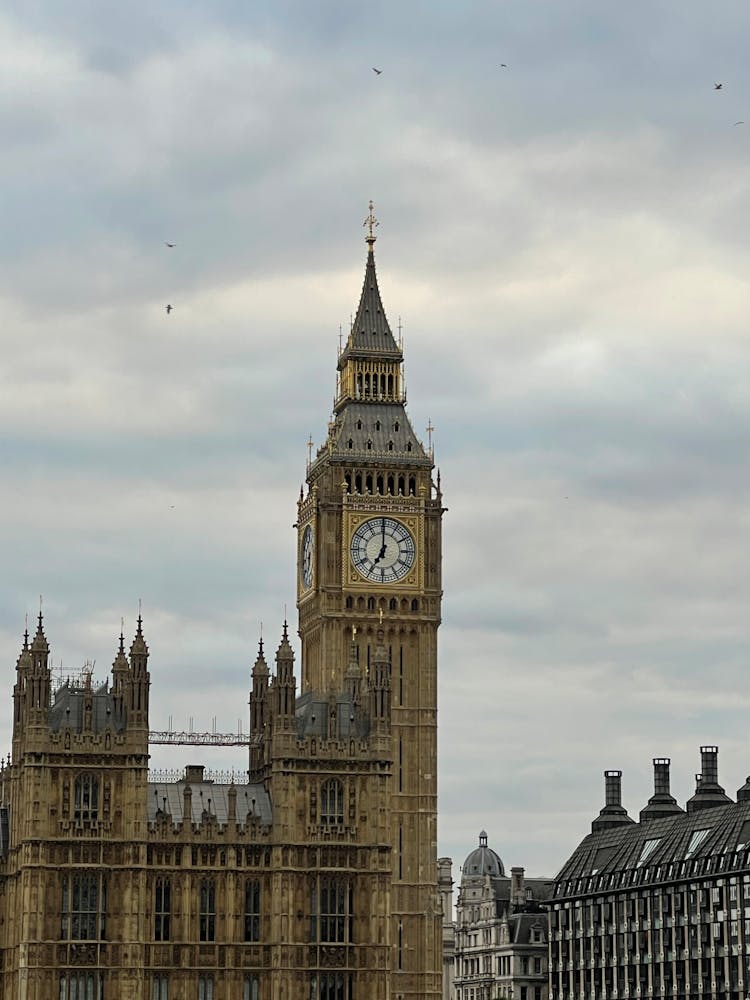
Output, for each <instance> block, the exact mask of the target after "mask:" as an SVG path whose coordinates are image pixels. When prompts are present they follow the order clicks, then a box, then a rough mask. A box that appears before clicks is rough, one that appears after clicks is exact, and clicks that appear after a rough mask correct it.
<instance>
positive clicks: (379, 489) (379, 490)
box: [375, 474, 384, 496]
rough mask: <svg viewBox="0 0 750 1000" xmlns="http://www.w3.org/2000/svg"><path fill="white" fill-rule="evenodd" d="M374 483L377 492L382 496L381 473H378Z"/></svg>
mask: <svg viewBox="0 0 750 1000" xmlns="http://www.w3.org/2000/svg"><path fill="white" fill-rule="evenodd" d="M375 485H376V486H377V488H378V493H379V494H380V495H381V496H382V495H383V485H384V484H383V476H382V474H379V475H378V477H377V479H376V480H375Z"/></svg>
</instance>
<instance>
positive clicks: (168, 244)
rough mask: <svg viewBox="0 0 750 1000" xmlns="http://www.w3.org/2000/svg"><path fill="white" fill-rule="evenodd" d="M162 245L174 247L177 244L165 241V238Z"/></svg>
mask: <svg viewBox="0 0 750 1000" xmlns="http://www.w3.org/2000/svg"><path fill="white" fill-rule="evenodd" d="M164 246H165V247H176V246H177V244H176V243H167V241H166V240H164Z"/></svg>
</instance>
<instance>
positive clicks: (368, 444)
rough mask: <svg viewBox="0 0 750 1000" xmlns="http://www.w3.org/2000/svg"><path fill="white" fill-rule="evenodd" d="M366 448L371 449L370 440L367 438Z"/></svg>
mask: <svg viewBox="0 0 750 1000" xmlns="http://www.w3.org/2000/svg"><path fill="white" fill-rule="evenodd" d="M367 450H368V451H372V441H370V440H369V439H368V441H367Z"/></svg>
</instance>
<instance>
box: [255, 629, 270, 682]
mask: <svg viewBox="0 0 750 1000" xmlns="http://www.w3.org/2000/svg"><path fill="white" fill-rule="evenodd" d="M261 676H268V664H267V663H266V657H265V654H264V653H263V639H262V638H261V640H260V642H259V643H258V656H257V658H256V660H255V665H254V666H253V677H261Z"/></svg>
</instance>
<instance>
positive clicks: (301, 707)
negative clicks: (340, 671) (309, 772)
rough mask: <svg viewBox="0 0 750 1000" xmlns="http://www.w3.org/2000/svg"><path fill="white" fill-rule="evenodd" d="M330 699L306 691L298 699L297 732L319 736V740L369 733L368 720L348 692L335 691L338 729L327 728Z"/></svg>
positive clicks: (353, 736) (357, 736)
mask: <svg viewBox="0 0 750 1000" xmlns="http://www.w3.org/2000/svg"><path fill="white" fill-rule="evenodd" d="M329 705H330V703H329V700H328V699H327V698H325V697H323V696H322V695H320V694H316V693H315V692H312V691H306V692H305V693H304V694H302V695H300V696H299V698H297V735H298V736H299V738H300V739H304V738H305V737H306V736H317V737H318V738H319V739H323V740H327V739H334V740H335V739H339V740H348V739H359V738H363V737H365V736H367V734H368V732H369V721H368V719H367V718H366V717H365V716H364V715H363V714H362V713H361V712H358V711H357V709H356V707H355V706H354V704H353V702H352V699H351V698H350V696H349V695H348V694H347V693H337V694H336V732H335V733H330V732H329V731H328V729H329V726H328V722H329V718H330V707H329Z"/></svg>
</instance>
